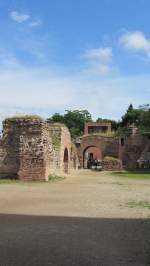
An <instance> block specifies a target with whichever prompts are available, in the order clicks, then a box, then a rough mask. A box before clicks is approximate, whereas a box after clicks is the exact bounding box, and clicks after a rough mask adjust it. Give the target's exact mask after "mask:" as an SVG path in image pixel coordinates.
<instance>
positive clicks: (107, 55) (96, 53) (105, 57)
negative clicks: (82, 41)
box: [84, 47, 112, 62]
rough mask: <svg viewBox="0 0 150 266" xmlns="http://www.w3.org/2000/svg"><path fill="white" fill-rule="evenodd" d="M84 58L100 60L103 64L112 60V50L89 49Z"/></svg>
mask: <svg viewBox="0 0 150 266" xmlns="http://www.w3.org/2000/svg"><path fill="white" fill-rule="evenodd" d="M84 57H85V58H86V59H88V60H99V61H102V62H109V61H110V60H111V59H112V48H111V47H105V48H101V47H100V48H97V49H89V50H87V51H86V52H85V54H84Z"/></svg>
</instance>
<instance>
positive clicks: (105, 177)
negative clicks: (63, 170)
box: [0, 171, 150, 218]
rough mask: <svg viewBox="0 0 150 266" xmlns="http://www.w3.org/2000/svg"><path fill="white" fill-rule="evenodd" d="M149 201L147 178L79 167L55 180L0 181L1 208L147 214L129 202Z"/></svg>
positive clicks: (39, 212)
mask: <svg viewBox="0 0 150 266" xmlns="http://www.w3.org/2000/svg"><path fill="white" fill-rule="evenodd" d="M131 201H137V202H138V201H149V202H150V180H130V179H125V178H118V177H113V176H111V175H110V174H109V173H107V172H102V173H100V172H91V171H90V172H89V171H80V172H78V173H75V174H73V175H72V176H69V177H68V178H67V179H65V180H63V181H59V182H56V183H49V184H48V183H21V184H12V185H11V184H7V185H0V212H1V213H5V214H28V215H54V216H55V215H57V216H71V217H72V216H73V217H101V218H149V217H150V210H148V209H146V208H129V207H128V206H127V204H128V202H131Z"/></svg>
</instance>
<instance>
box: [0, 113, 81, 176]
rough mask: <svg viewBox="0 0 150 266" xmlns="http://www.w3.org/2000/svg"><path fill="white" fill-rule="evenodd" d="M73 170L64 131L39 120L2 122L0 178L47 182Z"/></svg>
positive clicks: (68, 138) (73, 160) (71, 151)
mask: <svg viewBox="0 0 150 266" xmlns="http://www.w3.org/2000/svg"><path fill="white" fill-rule="evenodd" d="M76 167H77V157H76V153H75V150H74V149H73V148H72V142H71V136H70V133H69V131H68V129H67V128H66V127H65V126H64V125H61V124H52V125H50V124H48V123H46V122H43V121H42V120H41V119H40V118H38V117H37V118H32V117H22V118H21V117H20V118H19V117H18V118H9V119H6V120H5V121H4V122H3V135H2V138H1V140H0V174H2V175H7V176H9V177H11V176H17V178H18V179H20V180H39V181H47V180H48V177H49V175H53V174H55V175H64V174H67V173H69V172H70V171H71V169H75V168H76Z"/></svg>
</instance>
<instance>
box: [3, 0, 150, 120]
mask: <svg viewBox="0 0 150 266" xmlns="http://www.w3.org/2000/svg"><path fill="white" fill-rule="evenodd" d="M149 11H150V1H149V0H132V1H131V0H55V1H51V0H43V1H38V0H30V1H29V0H2V1H0V93H1V97H0V120H2V119H3V118H5V117H6V116H11V115H14V114H16V113H18V114H22V113H23V114H24V113H37V114H39V115H42V116H43V117H48V116H50V115H51V114H53V113H54V112H62V113H63V112H64V111H65V110H66V109H88V110H89V111H90V112H91V113H92V115H93V117H94V118H96V117H98V116H99V117H104V118H105V117H108V118H113V119H120V117H121V115H122V114H123V113H124V112H125V110H126V109H127V107H128V105H129V104H130V103H133V105H134V106H135V107H137V106H138V105H140V104H144V103H149V101H150V75H149V72H150V30H149V25H150V16H149Z"/></svg>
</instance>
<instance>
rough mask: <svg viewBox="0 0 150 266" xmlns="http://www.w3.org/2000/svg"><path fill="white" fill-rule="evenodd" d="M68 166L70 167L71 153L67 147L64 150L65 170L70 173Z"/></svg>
mask: <svg viewBox="0 0 150 266" xmlns="http://www.w3.org/2000/svg"><path fill="white" fill-rule="evenodd" d="M68 168H69V154H68V149H67V148H65V150H64V172H65V173H66V174H68Z"/></svg>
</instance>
